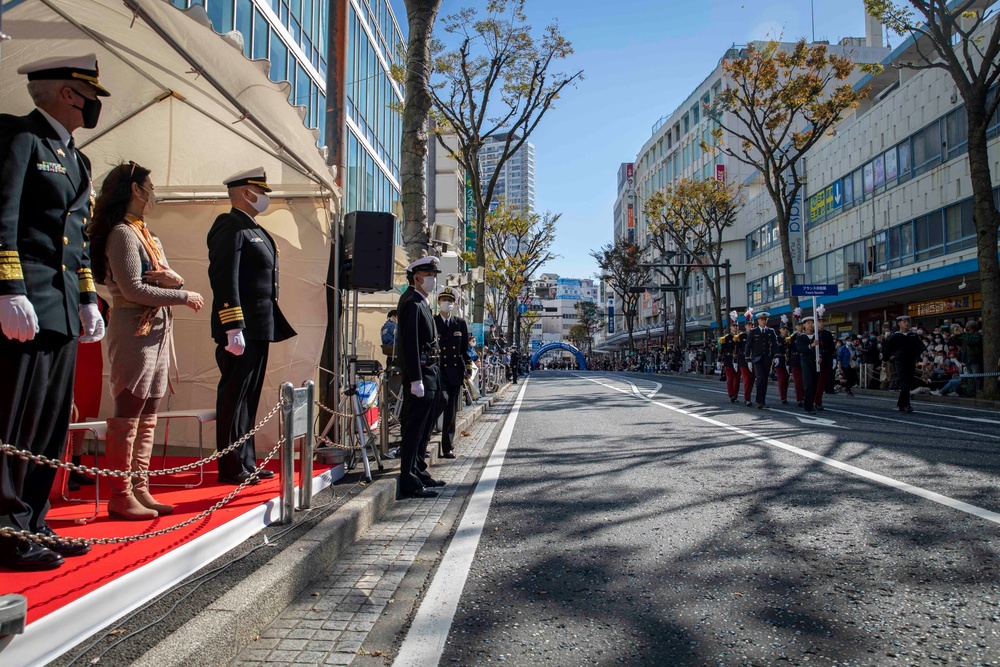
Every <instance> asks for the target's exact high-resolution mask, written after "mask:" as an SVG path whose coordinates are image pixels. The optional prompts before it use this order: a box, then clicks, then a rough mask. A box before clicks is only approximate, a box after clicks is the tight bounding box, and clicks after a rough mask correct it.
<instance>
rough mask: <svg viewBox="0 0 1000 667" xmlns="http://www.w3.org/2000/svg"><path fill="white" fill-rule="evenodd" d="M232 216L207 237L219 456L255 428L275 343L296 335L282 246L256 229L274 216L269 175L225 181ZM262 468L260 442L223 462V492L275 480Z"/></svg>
mask: <svg viewBox="0 0 1000 667" xmlns="http://www.w3.org/2000/svg"><path fill="white" fill-rule="evenodd" d="M223 185H225V186H226V187H227V188H228V189H229V201H230V203H231V204H232V206H233V208H232V210H230V211H229V212H228V213H223V214H222V215H220V216H219V217H218V218H216V219H215V223H214V224H213V225H212V229H210V230H209V232H208V278H209V281H210V282H211V284H212V295H213V302H212V338H214V339H215V342H216V348H215V361H216V363H217V364H218V365H219V371H220V372H221V373H222V376H221V377H220V378H219V388H218V393H217V395H216V401H215V405H216V413H217V419H218V421H217V427H216V430H215V446H216V449H218V450H219V451H222V450H223V449H225V448H226V447H228V446H229V445H230V444H231V443H233V442H235V441H237V440H239V439H240V438H242V437H243V436H244V435H246V434H247V433H249V432H250V429H252V428H253V427H254V426H255V425H256V421H257V405H258V404H259V403H260V392H261V389H262V388H263V386H264V376H265V374H266V372H267V353H268V349H269V347H270V344H271V343H277V342H280V341H283V340H287V339H289V338H291V337H292V336H294V335H295V330H294V329H292V327H291V325H290V324H289V323H288V320H286V319H285V316H284V315H282V314H281V309H280V308H279V307H278V246H277V245H276V244H275V242H274V239H273V238H271V235H270V234H268V233H267V231H265V230H264V228H263V227H261V226H260V225H259V224H258V223H257V216H258V215H260V214H261V213H263V212H264V211H266V210H267V207H268V204H269V203H270V199H269V198H268V196H267V193H268V192H270V191H271V188H269V187H268V186H267V175H266V174H265V173H264V169H263V168H262V167H258V168H257V169H251V170H249V171H245V172H242V173H239V174H235V175H233V176H230V177H229V178H228V179H226V180H225V181H223ZM256 468H257V453H256V451H255V450H254V439H253V438H252V437H251V438H248V439H247V441H246V442H245V443H243V445H242V446H241V447H240V448H238V449H236V450H234V451H232V452H230V453H229V454H226V455H225V456H223V457H221V458H220V459H219V482H220V483H221V484H236V485H239V484H242V483H244V482H248V483H250V484H257V483H258V482H259V481H260V480H261V479H269V478H271V477H274V472H272V471H270V470H261V471H260V472H259V473H258V474H257V476H256V477H253V476H252V475H251V473H252V472H253V471H254V470H255V469H256Z"/></svg>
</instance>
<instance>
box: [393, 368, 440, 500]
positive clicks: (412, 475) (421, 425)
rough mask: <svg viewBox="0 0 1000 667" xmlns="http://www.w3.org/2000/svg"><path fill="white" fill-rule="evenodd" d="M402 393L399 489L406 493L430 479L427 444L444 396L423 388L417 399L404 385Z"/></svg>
mask: <svg viewBox="0 0 1000 667" xmlns="http://www.w3.org/2000/svg"><path fill="white" fill-rule="evenodd" d="M403 391H404V394H403V395H404V399H403V414H402V415H401V417H400V420H401V424H400V426H401V429H400V430H401V432H402V439H401V441H400V444H399V452H400V454H399V457H400V473H399V488H400V490H401V491H402V492H403V493H409V492H412V491H419V490H420V489H422V488H423V487H424V486H425V485H426V484H427V483H428V482H430V481H431V480H432V479H433V478H432V477H431V475H430V473H428V472H427V443H428V442H429V441H430V438H431V429H433V428H434V422H435V421H437V415H438V414H440V409H439V407H438V406H439V405H440V404H441V403H442V402H443V401H444V396H443V392H440V391H427V390H426V389H425V390H424V395H423V397H421V398H417V397H416V396H414V395H413V393H411V392H410V385H409V384H405V385H404V387H403Z"/></svg>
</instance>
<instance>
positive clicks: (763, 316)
mask: <svg viewBox="0 0 1000 667" xmlns="http://www.w3.org/2000/svg"><path fill="white" fill-rule="evenodd" d="M770 316H771V314H770V313H769V312H767V311H766V310H762V311H761V312H759V313H757V326H756V327H754V328H753V329H751V330H750V333H749V334H747V341H746V348H745V351H744V353H745V355H746V358H747V359H748V360H749V361H750V363H752V364H753V374H754V381H755V384H756V387H757V409H758V410H763V409H765V408H767V403H766V401H765V399H766V398H767V379H768V377H770V375H771V365H772V364H773V363H774V353H775V352H776V351H777V349H778V337H777V336H776V335H775V333H774V329H772V328H771V327H769V326H767V318H769V317H770Z"/></svg>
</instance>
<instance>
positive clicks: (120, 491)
mask: <svg viewBox="0 0 1000 667" xmlns="http://www.w3.org/2000/svg"><path fill="white" fill-rule="evenodd" d="M138 424H139V420H138V419H136V418H135V417H132V418H125V417H109V418H108V435H107V442H106V444H105V449H106V450H107V455H106V458H107V460H108V467H109V468H111V469H112V470H126V471H127V470H131V469H132V447H133V443H134V442H135V436H136V427H137V426H138ZM108 514H109V515H110V516H112V517H114V518H118V519H128V520H130V521H141V520H143V519H155V518H156V517H157V516H158V514H157V513H156V510H151V509H148V508H146V507H143V506H142V504H140V503H139V501H138V500H136V499H135V497H134V496H133V495H132V480H131V479H130V478H129V477H112V478H111V498H110V499H109V500H108Z"/></svg>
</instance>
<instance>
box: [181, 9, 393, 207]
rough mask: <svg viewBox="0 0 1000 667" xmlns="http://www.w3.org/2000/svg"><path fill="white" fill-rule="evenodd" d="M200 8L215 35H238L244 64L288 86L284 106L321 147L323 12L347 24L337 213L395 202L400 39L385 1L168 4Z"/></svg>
mask: <svg viewBox="0 0 1000 667" xmlns="http://www.w3.org/2000/svg"><path fill="white" fill-rule="evenodd" d="M171 2H172V3H173V4H174V5H176V6H177V7H180V8H181V9H187V8H188V7H190V6H191V5H203V6H204V7H205V11H206V12H207V13H208V16H209V18H210V19H211V20H212V27H213V28H215V31H216V32H219V33H226V32H230V31H232V30H237V31H239V32H240V33H241V34H242V35H243V53H244V55H246V57H247V58H252V59H264V58H266V59H268V60H269V61H270V62H271V70H270V77H271V80H272V81H288V82H289V84H291V92H290V93H289V98H288V101H289V102H290V103H291V104H294V105H296V106H302V107H305V109H306V118H305V123H306V125H307V126H309V127H311V128H315V129H317V130H319V133H320V138H319V144H320V145H321V146H325V145H326V125H325V118H326V79H327V48H328V41H329V40H328V27H329V17H330V12H331V11H333V12H334V16H335V17H340V16H346V19H347V34H348V37H347V40H348V41H347V59H346V62H347V71H346V72H344V73H343V76H344V80H345V87H346V90H347V103H346V116H347V117H346V120H345V123H346V125H347V130H348V131H347V133H346V136H347V142H346V143H347V146H346V164H347V173H346V174H345V175H344V178H345V182H344V200H345V201H344V211H345V212H350V211H355V210H365V211H390V210H391V208H392V202H393V201H394V200H398V199H399V142H400V137H401V134H402V124H401V118H400V114H399V109H400V108H401V106H402V102H403V94H402V87H401V86H400V85H399V84H397V83H396V82H395V81H393V80H392V79H391V77H390V76H389V71H390V68H391V66H392V65H393V64H397V65H399V66H402V62H403V49H404V47H405V40H404V39H403V35H402V33H401V32H400V29H399V24H398V23H397V22H396V17H395V15H394V14H393V12H392V8H391V7H390V4H389V0H171Z"/></svg>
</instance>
